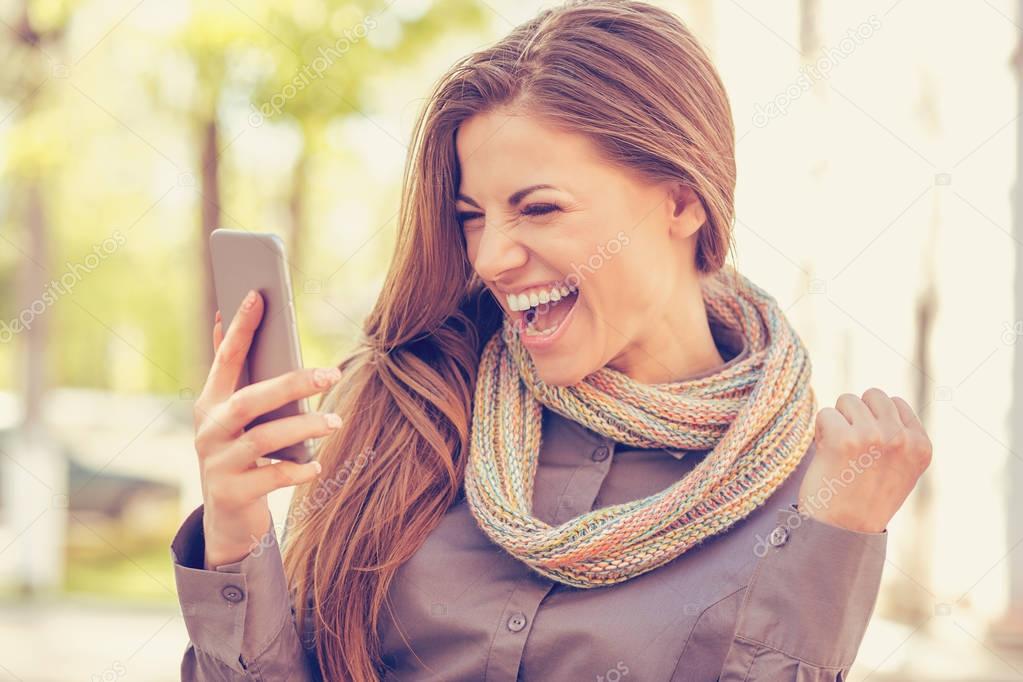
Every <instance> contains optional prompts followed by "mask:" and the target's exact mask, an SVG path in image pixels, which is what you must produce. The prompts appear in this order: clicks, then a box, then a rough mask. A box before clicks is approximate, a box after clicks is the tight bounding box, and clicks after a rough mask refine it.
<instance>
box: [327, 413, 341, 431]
mask: <svg viewBox="0 0 1023 682" xmlns="http://www.w3.org/2000/svg"><path fill="white" fill-rule="evenodd" d="M323 418H324V419H326V420H327V426H329V427H330V428H332V429H339V428H341V423H342V422H341V416H340V415H337V414H334V413H333V412H329V413H327V414H325V415H323Z"/></svg>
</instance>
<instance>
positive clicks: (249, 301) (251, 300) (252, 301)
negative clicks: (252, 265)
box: [242, 289, 256, 310]
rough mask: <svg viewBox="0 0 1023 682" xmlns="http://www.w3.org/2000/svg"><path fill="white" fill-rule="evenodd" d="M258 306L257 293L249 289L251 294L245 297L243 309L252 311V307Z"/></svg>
mask: <svg viewBox="0 0 1023 682" xmlns="http://www.w3.org/2000/svg"><path fill="white" fill-rule="evenodd" d="M254 305H256V291H255V290H254V289H249V293H248V294H246V295H245V300H244V301H243V302H242V308H244V309H245V310H252V306H254Z"/></svg>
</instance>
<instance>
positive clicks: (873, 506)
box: [799, 388, 931, 533]
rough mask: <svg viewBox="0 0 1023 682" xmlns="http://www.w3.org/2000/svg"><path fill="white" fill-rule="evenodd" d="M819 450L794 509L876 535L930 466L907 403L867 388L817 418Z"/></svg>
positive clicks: (841, 398) (920, 429)
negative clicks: (860, 395) (861, 393)
mask: <svg viewBox="0 0 1023 682" xmlns="http://www.w3.org/2000/svg"><path fill="white" fill-rule="evenodd" d="M814 442H815V443H816V444H817V448H816V453H815V454H814V456H813V460H812V461H811V462H810V466H809V467H808V468H807V470H806V475H805V477H804V478H803V481H802V484H801V485H800V488H799V509H800V511H802V512H803V513H805V514H808V515H810V516H812V517H814V518H816V519H819V520H821V521H824V522H826V523H830V524H832V525H834V526H839V527H842V528H846V529H849V530H855V531H860V532H864V533H880V532H881V531H883V530H885V528H886V527H887V526H888V522H889V521H891V519H892V517H893V516H894V515H895V512H896V511H898V509H899V507H901V506H902V503H903V501H905V499H906V497H907V496H908V495H909V493H910V491H911V490H913V486H915V485H916V482H917V479H918V478H920V475H921V474H923V472H924V470H926V469H927V466H928V465H929V464H930V462H931V441H930V439H929V438H928V437H927V433H926V432H925V431H924V428H923V424H921V423H920V420H919V419H918V418H917V416H916V414H915V413H914V412H913V409H912V408H911V407H910V406H909V404H908V403H907V402H906V401H905V400H903V399H902V398H898V397H892V398H889V397H888V395H887V394H886V393H885V392H884V391H882V390H880V389H878V388H870V389H868V390H867V391H865V392H864V393H863V396H862V398H858V397H856V396H855V395H853V394H852V393H843V394H842V395H840V396H839V397H838V400H837V401H836V402H835V407H834V408H831V407H826V408H824V409H822V410H821V411H820V412H818V413H817V419H816V424H815V432H814Z"/></svg>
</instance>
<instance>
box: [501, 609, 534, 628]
mask: <svg viewBox="0 0 1023 682" xmlns="http://www.w3.org/2000/svg"><path fill="white" fill-rule="evenodd" d="M528 620H529V619H528V618H527V617H526V614H524V613H522V611H516V612H515V613H513V614H512V615H511V617H510V618H509V619H508V622H507V623H506V625H507V626H508V629H509V630H511V631H512V632H519V631H521V630H522V628H524V627H526V623H527V622H528Z"/></svg>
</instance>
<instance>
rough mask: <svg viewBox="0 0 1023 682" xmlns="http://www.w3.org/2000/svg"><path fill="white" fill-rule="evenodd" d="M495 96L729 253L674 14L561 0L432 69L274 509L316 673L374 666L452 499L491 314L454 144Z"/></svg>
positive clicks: (698, 97)
mask: <svg viewBox="0 0 1023 682" xmlns="http://www.w3.org/2000/svg"><path fill="white" fill-rule="evenodd" d="M497 107H506V108H509V109H514V110H518V111H522V112H528V113H529V114H530V115H535V116H538V117H540V118H542V119H544V120H545V121H546V122H547V123H549V124H551V125H553V126H556V127H558V128H559V129H562V130H565V131H569V132H574V133H579V134H583V135H586V136H588V137H589V139H591V140H592V141H593V143H595V144H596V145H597V147H598V148H599V149H600V150H601V151H602V152H603V154H604V155H605V156H606V158H607V160H608V161H610V162H611V163H616V164H619V165H620V166H621V167H623V168H628V169H632V170H635V171H639V172H640V173H641V174H642V175H643V177H648V178H650V179H651V180H653V181H661V180H677V181H680V182H683V183H685V184H687V185H689V186H691V187H693V188H694V190H695V191H696V194H697V195H698V196H699V197H700V199H701V200H702V201H703V204H704V207H705V210H706V214H707V223H706V224H705V225H704V226H703V227H702V228H701V231H700V234H699V237H698V244H697V253H696V265H697V267H698V268H699V270H700V271H701V272H714V271H716V270H718V269H719V268H721V267H722V266H723V264H724V261H725V258H726V256H727V254H728V252H729V251H730V245H731V234H732V230H731V225H732V218H733V195H734V189H735V161H734V128H733V124H732V116H731V109H730V106H729V103H728V99H727V96H726V94H725V90H724V86H723V85H722V83H721V80H720V78H719V76H718V74H717V72H716V71H715V69H714V67H713V65H712V64H711V62H710V59H709V58H708V56H707V55H706V53H705V52H704V50H703V48H702V47H701V46H700V44H699V43H698V42H697V40H696V38H695V37H694V36H693V35H692V34H691V33H690V31H689V30H688V29H687V28H686V27H685V26H684V25H683V24H682V22H681V21H680V20H679V19H678V18H677V17H676V16H675V15H673V14H672V13H670V12H668V11H666V10H663V9H660V8H658V7H656V6H654V5H650V4H647V3H645V2H640V1H636V0H591V1H580V0H570V1H569V2H566V3H565V4H562V5H560V6H558V7H555V8H552V9H548V10H545V11H543V12H541V13H540V14H538V15H537V16H536V17H534V18H533V19H531V20H530V21H527V22H525V23H524V24H522V25H520V26H518V27H517V28H515V29H514V30H513V31H512V32H511V33H510V34H509V35H507V36H506V37H505V38H503V39H502V40H500V41H499V42H497V43H496V44H494V45H493V46H491V47H489V48H487V49H484V50H481V51H479V52H476V53H473V54H470V55H468V56H466V57H465V58H463V59H461V60H459V61H458V62H457V63H456V64H455V65H454V66H453V67H452V68H451V69H450V70H449V71H448V72H447V73H446V74H444V76H443V77H442V78H441V79H440V80H439V81H438V82H437V84H436V85H435V86H434V88H433V91H432V92H431V95H430V97H429V98H428V100H427V103H426V105H425V106H424V107H423V109H422V111H421V113H420V114H419V117H418V119H417V121H416V126H415V128H414V132H413V139H412V145H411V147H410V152H409V156H408V159H407V162H406V165H405V170H404V180H403V187H402V198H401V208H400V221H399V226H398V238H397V245H396V248H395V252H394V256H393V259H392V261H391V264H390V268H389V270H388V273H387V278H386V281H385V283H384V285H383V290H382V291H381V293H380V297H379V299H378V300H377V302H376V305H375V307H374V308H373V310H372V312H371V313H370V315H369V316H368V318H367V319H366V322H365V325H364V332H365V339H364V340H363V342H362V343H361V345H360V346H359V348H358V349H357V350H356V351H355V352H354V353H353V354H352V355H350V356H348V357H347V358H346V359H345V360H344V361H343V362H341V363H340V367H341V369H342V372H343V375H344V376H343V379H342V380H341V381H340V382H339V383H338V384H337V385H336V386H335V387H334V389H332V390H331V391H330V392H329V393H328V394H326V395H325V396H324V398H323V399H322V400H321V401H320V409H321V410H324V409H326V410H331V411H334V412H336V413H337V414H339V415H341V416H342V418H343V419H344V426H343V427H342V428H341V429H339V430H338V431H337V432H335V433H334V434H333V435H331V436H330V437H328V438H326V439H324V440H323V441H322V442H321V443H320V447H319V450H318V457H319V461H320V462H321V463H322V465H323V473H321V474H320V476H319V477H318V478H317V479H315V480H314V481H312V482H310V483H308V484H305V485H302V486H299V488H298V489H296V491H295V496H294V497H293V499H292V505H291V508H290V510H289V517H288V526H287V533H286V535H287V538H286V541H285V542H284V555H285V570H286V572H287V575H288V580H289V584H290V585H291V586H292V596H293V599H294V603H295V609H296V616H297V620H298V622H299V623H300V624H302V623H304V622H305V617H306V615H311V616H312V618H311V621H312V623H313V624H314V634H315V647H316V654H317V657H318V660H319V664H320V669H321V671H322V673H323V675H324V677H325V678H326V679H331V680H337V679H355V680H359V681H360V682H361V681H363V680H376V679H379V675H380V673H381V665H382V660H381V651H380V641H379V636H378V629H377V627H378V623H379V618H380V611H381V607H382V606H383V605H385V604H386V603H387V601H386V595H387V592H388V587H389V585H390V583H391V580H392V579H393V578H394V575H395V571H396V570H397V569H398V567H399V566H400V565H401V564H402V563H403V562H404V561H406V560H407V559H409V557H411V556H412V554H413V553H415V551H416V550H417V549H418V548H419V547H420V546H421V545H422V543H423V541H424V540H425V539H426V537H427V535H428V534H429V533H430V531H431V530H432V529H433V528H434V527H435V526H436V525H437V524H438V523H439V521H440V520H441V518H442V516H443V515H444V513H445V511H446V510H447V509H448V507H450V506H451V505H452V504H453V503H454V502H456V501H457V500H458V499H459V496H460V495H461V489H462V481H463V475H464V470H465V458H466V457H467V456H468V444H469V429H470V425H471V424H470V422H471V414H472V412H471V406H472V398H473V390H474V385H475V378H476V370H477V366H478V362H479V355H480V351H481V350H482V347H483V345H484V343H485V342H486V341H487V340H488V338H489V337H490V336H491V335H492V334H493V333H494V332H495V331H496V330H497V329H498V328H499V326H500V320H501V316H502V314H503V313H502V311H501V308H500V307H499V305H498V304H497V302H496V301H495V300H494V299H493V298H492V296H491V295H490V293H489V290H487V289H486V288H485V287H484V285H483V283H482V282H481V281H480V280H479V279H478V277H476V276H475V274H474V272H473V269H472V267H471V264H470V263H469V262H468V259H467V257H466V251H465V241H464V238H463V236H462V231H461V229H460V228H459V225H458V222H457V219H456V217H455V205H454V204H455V198H454V197H455V195H456V193H457V190H458V185H459V172H460V170H459V166H458V159H457V156H456V152H455V145H454V139H455V133H456V131H457V130H458V127H459V126H460V125H461V124H462V123H463V122H464V121H466V120H467V119H469V118H470V117H471V116H474V115H476V114H480V113H484V112H487V111H491V110H493V109H495V108H497ZM299 595H304V596H305V599H301V598H298V596H299ZM306 609H309V610H311V612H312V613H311V614H306ZM399 631H400V630H399ZM308 634H309V633H303V636H304V637H308Z"/></svg>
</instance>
